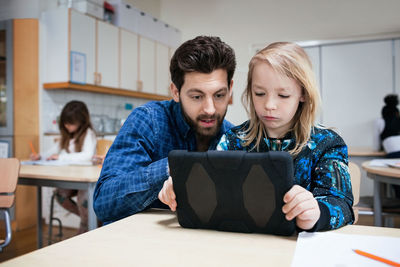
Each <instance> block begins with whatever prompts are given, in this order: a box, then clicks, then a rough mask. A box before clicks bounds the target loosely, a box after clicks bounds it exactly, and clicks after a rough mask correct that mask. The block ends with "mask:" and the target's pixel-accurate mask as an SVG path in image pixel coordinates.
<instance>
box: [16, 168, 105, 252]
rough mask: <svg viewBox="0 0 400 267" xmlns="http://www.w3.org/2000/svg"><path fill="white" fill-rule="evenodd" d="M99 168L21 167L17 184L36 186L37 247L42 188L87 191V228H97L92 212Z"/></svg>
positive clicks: (40, 243)
mask: <svg viewBox="0 0 400 267" xmlns="http://www.w3.org/2000/svg"><path fill="white" fill-rule="evenodd" d="M100 171H101V168H100V167H99V166H39V165H21V169H20V172H19V179H18V184H21V185H33V186H37V234H38V238H37V240H38V247H39V248H41V247H42V186H50V187H58V188H65V189H78V190H88V227H89V230H93V229H95V228H96V227H97V218H96V215H95V213H94V210H93V193H94V188H95V186H96V182H97V180H98V178H99V176H100Z"/></svg>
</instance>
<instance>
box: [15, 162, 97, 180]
mask: <svg viewBox="0 0 400 267" xmlns="http://www.w3.org/2000/svg"><path fill="white" fill-rule="evenodd" d="M99 166H100V165H98V166H41V165H21V169H20V171H19V176H20V177H25V178H33V179H35V178H37V179H42V178H47V179H52V180H64V181H74V182H89V183H90V182H96V181H97V180H98V179H99V176H100V172H101V166H100V167H99Z"/></svg>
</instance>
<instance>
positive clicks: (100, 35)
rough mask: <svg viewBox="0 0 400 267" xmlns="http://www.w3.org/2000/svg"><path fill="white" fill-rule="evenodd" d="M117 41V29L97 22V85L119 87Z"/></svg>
mask: <svg viewBox="0 0 400 267" xmlns="http://www.w3.org/2000/svg"><path fill="white" fill-rule="evenodd" d="M118 39H119V38H118V28H117V27H115V26H113V25H111V24H109V23H106V22H102V21H99V20H98V21H97V73H98V80H97V81H96V84H97V85H101V86H106V87H115V88H118V87H119V82H118V72H119V66H118V64H119V62H118V51H119V45H118V44H119V43H118V42H119V40H118Z"/></svg>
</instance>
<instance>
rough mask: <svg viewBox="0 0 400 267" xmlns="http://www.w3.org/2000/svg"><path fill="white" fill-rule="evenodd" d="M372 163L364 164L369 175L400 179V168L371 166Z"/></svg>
mask: <svg viewBox="0 0 400 267" xmlns="http://www.w3.org/2000/svg"><path fill="white" fill-rule="evenodd" d="M399 161H400V160H399ZM370 162H371V161H366V162H364V163H363V164H362V167H363V169H364V170H366V171H367V172H368V173H372V174H377V175H382V176H388V177H391V178H400V168H393V167H376V166H370Z"/></svg>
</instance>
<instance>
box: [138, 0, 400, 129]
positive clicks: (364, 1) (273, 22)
mask: <svg viewBox="0 0 400 267" xmlns="http://www.w3.org/2000/svg"><path fill="white" fill-rule="evenodd" d="M135 2H136V3H139V2H145V0H142V1H135ZM294 3H295V4H294ZM160 5H161V6H160V19H162V20H164V21H167V22H168V23H169V24H171V25H173V26H175V27H177V28H178V29H180V30H181V31H182V40H183V41H184V40H187V39H190V38H193V37H195V36H197V35H200V34H205V35H217V36H220V37H221V38H222V39H223V40H224V41H226V42H227V43H228V44H230V45H231V46H232V47H233V48H234V49H235V51H236V56H237V61H238V67H237V71H236V74H235V77H234V81H235V84H234V102H233V105H232V106H231V107H230V108H229V111H228V113H227V119H228V120H230V121H232V122H233V123H235V124H238V123H241V122H242V121H244V120H246V118H247V115H246V113H245V111H244V109H243V107H242V104H241V101H240V96H241V93H242V92H243V89H244V87H245V84H246V74H247V64H248V62H249V60H250V58H251V56H252V55H253V54H254V47H259V46H260V44H261V45H262V44H266V43H270V42H274V41H305V40H323V39H341V38H346V37H357V36H362V35H375V34H381V33H388V32H396V31H398V30H399V29H400V20H399V17H398V10H400V1H397V0H387V1H384V2H382V1H377V0H348V1H344V0H340V1H329V0H302V1H288V0H285V1H274V0H251V1H240V0H203V1H196V0H160ZM377 116H378V114H377Z"/></svg>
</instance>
